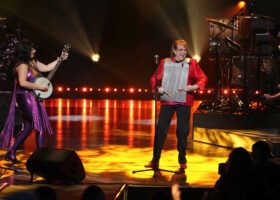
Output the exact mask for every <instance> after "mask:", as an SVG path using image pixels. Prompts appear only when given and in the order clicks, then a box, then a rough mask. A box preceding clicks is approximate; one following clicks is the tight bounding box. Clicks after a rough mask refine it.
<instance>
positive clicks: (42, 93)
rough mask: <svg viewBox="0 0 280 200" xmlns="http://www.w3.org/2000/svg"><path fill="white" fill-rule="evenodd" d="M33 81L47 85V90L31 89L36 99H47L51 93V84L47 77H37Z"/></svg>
mask: <svg viewBox="0 0 280 200" xmlns="http://www.w3.org/2000/svg"><path fill="white" fill-rule="evenodd" d="M34 83H36V84H39V85H41V84H45V85H49V89H48V91H41V90H33V93H34V95H35V97H36V98H37V99H40V100H44V99H47V98H49V97H50V96H51V94H52V93H53V86H52V84H51V82H50V81H49V80H48V79H47V78H45V77H38V78H36V79H35V80H34Z"/></svg>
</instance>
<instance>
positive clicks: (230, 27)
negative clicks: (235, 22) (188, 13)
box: [206, 18, 237, 30]
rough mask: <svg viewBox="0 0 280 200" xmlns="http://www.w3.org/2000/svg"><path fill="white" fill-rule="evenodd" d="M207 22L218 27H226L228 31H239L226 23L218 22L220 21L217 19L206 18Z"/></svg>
mask: <svg viewBox="0 0 280 200" xmlns="http://www.w3.org/2000/svg"><path fill="white" fill-rule="evenodd" d="M206 21H207V22H209V23H213V24H216V25H218V26H221V27H224V28H226V29H230V30H237V29H236V28H234V27H233V26H230V25H227V24H225V23H224V22H222V21H218V20H215V19H208V18H206Z"/></svg>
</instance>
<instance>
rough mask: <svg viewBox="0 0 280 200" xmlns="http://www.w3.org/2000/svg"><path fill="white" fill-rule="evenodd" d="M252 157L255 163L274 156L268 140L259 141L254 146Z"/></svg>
mask: <svg viewBox="0 0 280 200" xmlns="http://www.w3.org/2000/svg"><path fill="white" fill-rule="evenodd" d="M252 157H253V160H254V162H255V163H259V162H263V161H266V160H268V159H269V158H272V154H271V150H270V147H269V145H268V143H267V142H265V141H258V142H256V143H255V144H253V146H252Z"/></svg>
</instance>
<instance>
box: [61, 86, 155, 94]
mask: <svg viewBox="0 0 280 200" xmlns="http://www.w3.org/2000/svg"><path fill="white" fill-rule="evenodd" d="M57 91H58V92H64V91H67V92H70V91H72V89H71V88H70V87H67V88H63V87H61V86H60V87H57ZM74 91H75V92H84V93H86V92H93V91H97V92H105V93H109V92H118V91H122V92H130V93H134V92H139V93H141V92H145V93H147V92H149V90H148V89H141V88H138V89H136V88H128V89H125V88H122V89H118V88H109V87H106V88H97V89H95V90H94V89H93V88H91V87H90V88H88V87H82V88H74Z"/></svg>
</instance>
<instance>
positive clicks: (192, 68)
mask: <svg viewBox="0 0 280 200" xmlns="http://www.w3.org/2000/svg"><path fill="white" fill-rule="evenodd" d="M186 56H187V42H186V41H185V40H176V41H174V43H173V45H172V48H171V58H166V59H162V60H161V62H160V64H159V66H158V67H157V70H156V72H155V73H154V74H153V76H152V77H151V79H150V82H151V87H152V89H153V91H154V92H156V93H159V94H160V95H161V108H160V112H159V118H158V124H157V127H156V133H155V137H154V150H153V159H152V161H150V162H149V163H148V164H147V165H145V167H151V168H158V166H159V159H160V156H161V151H162V147H163V144H164V142H165V139H166V135H167V132H168V129H169V125H170V122H171V119H172V117H173V115H174V113H175V112H176V115H177V129H176V135H177V150H178V151H179V157H178V161H179V164H180V168H182V169H185V168H187V165H186V162H187V160H186V147H187V136H188V134H189V127H190V111H191V106H192V105H193V91H195V90H203V89H204V87H205V84H206V82H207V76H206V75H205V74H204V73H203V71H202V70H201V69H200V67H199V65H198V63H197V61H196V60H195V59H190V60H188V59H186ZM156 78H157V83H156Z"/></svg>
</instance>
